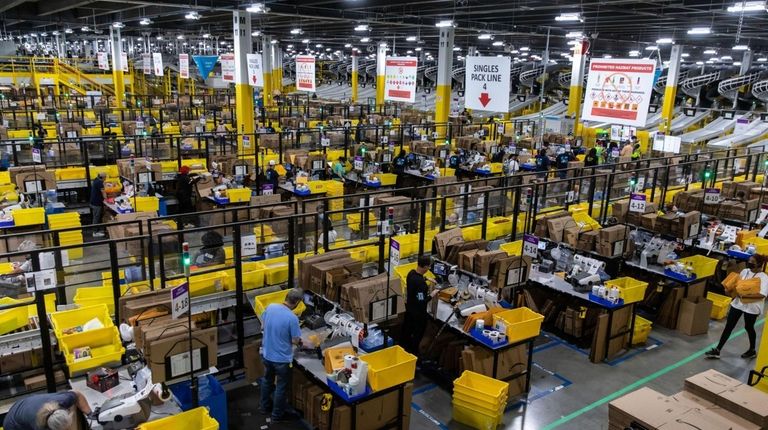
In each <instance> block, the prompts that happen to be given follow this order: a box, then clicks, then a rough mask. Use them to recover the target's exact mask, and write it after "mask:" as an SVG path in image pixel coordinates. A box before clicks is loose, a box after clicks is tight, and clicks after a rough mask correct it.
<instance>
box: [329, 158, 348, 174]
mask: <svg viewBox="0 0 768 430" xmlns="http://www.w3.org/2000/svg"><path fill="white" fill-rule="evenodd" d="M346 161H347V160H346V158H344V157H339V159H338V160H336V162H335V163H333V169H332V170H333V177H335V178H339V179H344V175H345V174H346V173H347V172H346V168H345V167H344V164H345V163H346Z"/></svg>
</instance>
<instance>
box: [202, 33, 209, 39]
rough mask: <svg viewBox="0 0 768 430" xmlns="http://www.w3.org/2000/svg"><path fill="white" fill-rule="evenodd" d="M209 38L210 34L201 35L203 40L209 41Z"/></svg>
mask: <svg viewBox="0 0 768 430" xmlns="http://www.w3.org/2000/svg"><path fill="white" fill-rule="evenodd" d="M210 37H211V34H210V33H205V34H203V39H209V38H210Z"/></svg>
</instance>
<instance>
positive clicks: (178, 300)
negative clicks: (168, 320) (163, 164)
mask: <svg viewBox="0 0 768 430" xmlns="http://www.w3.org/2000/svg"><path fill="white" fill-rule="evenodd" d="M187 311H189V284H187V283H186V282H184V283H183V284H181V285H179V286H178V287H175V288H173V289H172V290H171V312H172V316H173V318H174V319H176V318H178V317H180V316H182V315H184V314H185V313H187Z"/></svg>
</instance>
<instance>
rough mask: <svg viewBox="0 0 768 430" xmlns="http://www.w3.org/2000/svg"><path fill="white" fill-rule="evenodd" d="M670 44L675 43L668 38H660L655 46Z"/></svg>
mask: <svg viewBox="0 0 768 430" xmlns="http://www.w3.org/2000/svg"><path fill="white" fill-rule="evenodd" d="M671 43H675V41H674V40H672V38H670V37H662V38H661V39H656V44H657V45H669V44H671Z"/></svg>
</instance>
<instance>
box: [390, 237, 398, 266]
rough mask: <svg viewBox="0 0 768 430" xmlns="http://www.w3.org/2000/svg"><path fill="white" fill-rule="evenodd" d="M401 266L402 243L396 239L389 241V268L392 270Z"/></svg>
mask: <svg viewBox="0 0 768 430" xmlns="http://www.w3.org/2000/svg"><path fill="white" fill-rule="evenodd" d="M399 265H400V242H398V241H397V240H395V239H392V238H390V239H389V267H390V270H392V268H393V267H397V266H399Z"/></svg>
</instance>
